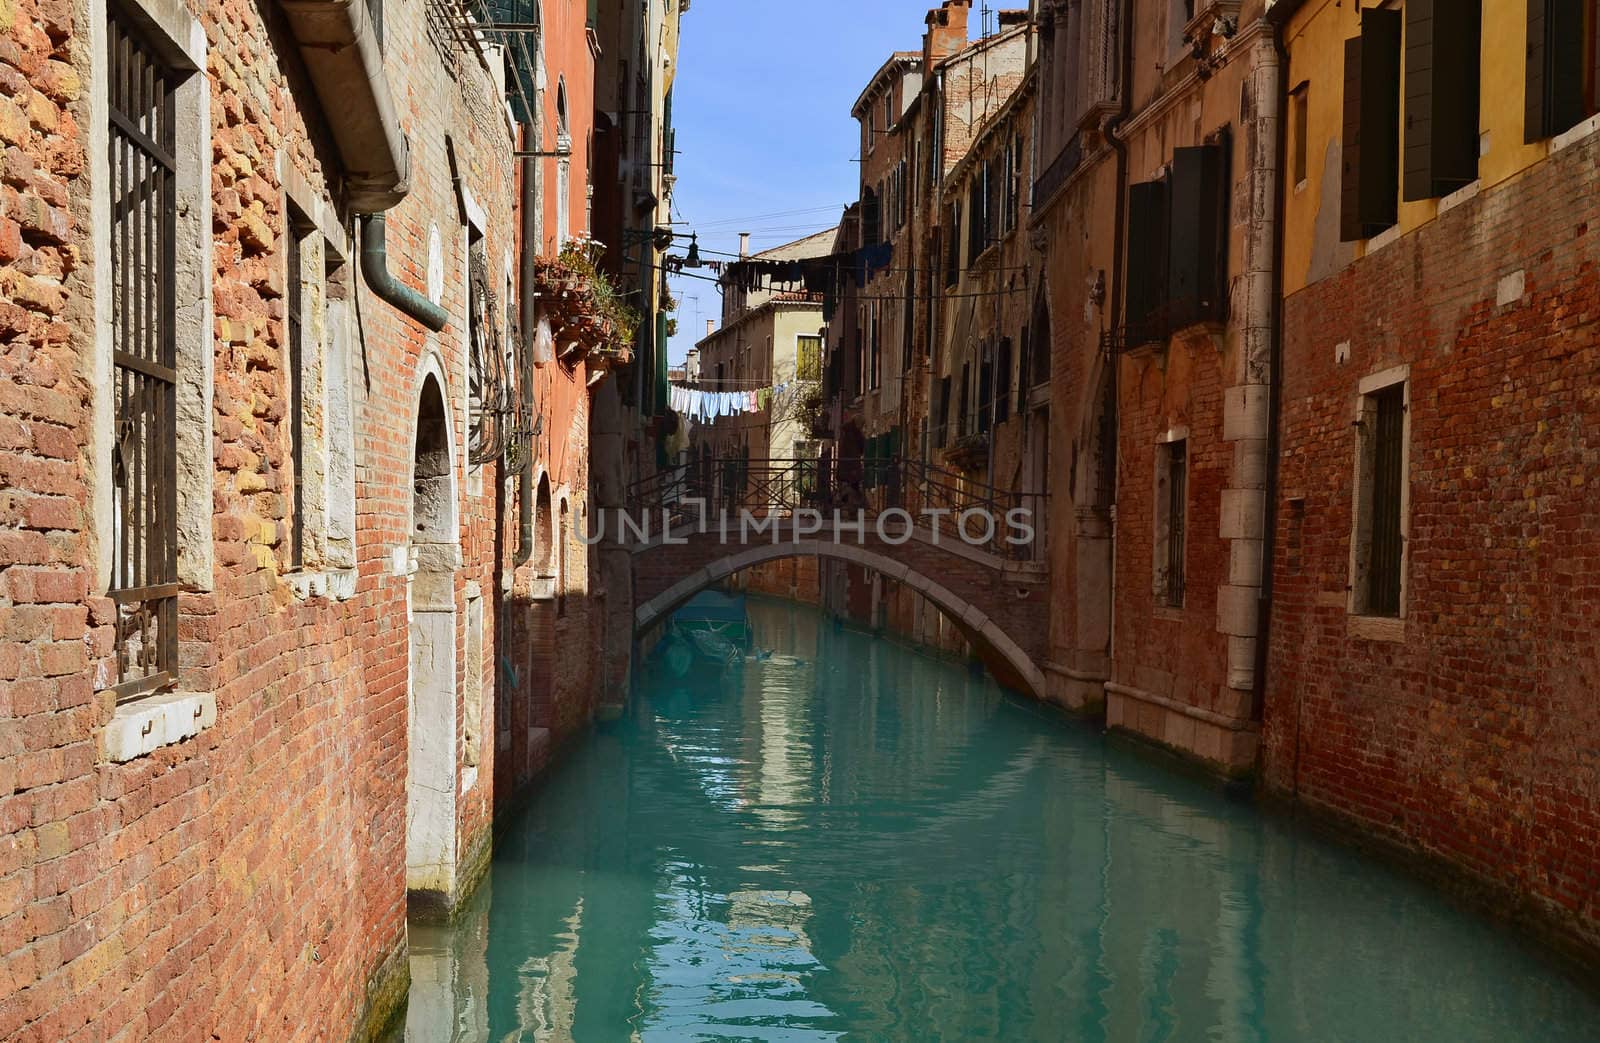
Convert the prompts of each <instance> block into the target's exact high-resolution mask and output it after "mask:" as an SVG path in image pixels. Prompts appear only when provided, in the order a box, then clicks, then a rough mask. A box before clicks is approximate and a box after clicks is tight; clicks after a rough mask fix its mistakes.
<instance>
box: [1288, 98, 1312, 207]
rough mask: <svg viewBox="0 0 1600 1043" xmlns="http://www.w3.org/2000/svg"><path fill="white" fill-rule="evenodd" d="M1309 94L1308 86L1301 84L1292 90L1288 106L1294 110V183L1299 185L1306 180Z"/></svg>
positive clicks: (1308, 144) (1308, 145)
mask: <svg viewBox="0 0 1600 1043" xmlns="http://www.w3.org/2000/svg"><path fill="white" fill-rule="evenodd" d="M1310 93H1311V86H1310V84H1306V83H1302V84H1301V85H1300V86H1298V87H1296V88H1295V89H1294V94H1293V97H1292V98H1291V101H1290V104H1291V105H1292V106H1293V108H1294V112H1293V120H1294V131H1293V133H1294V171H1293V174H1294V183H1295V184H1297V185H1298V184H1300V183H1301V182H1302V181H1304V180H1305V179H1306V165H1307V164H1306V160H1307V155H1308V152H1309V147H1310V143H1309V142H1307V141H1306V131H1307V126H1306V124H1307V122H1308V119H1307V109H1308V108H1309V98H1308V95H1310Z"/></svg>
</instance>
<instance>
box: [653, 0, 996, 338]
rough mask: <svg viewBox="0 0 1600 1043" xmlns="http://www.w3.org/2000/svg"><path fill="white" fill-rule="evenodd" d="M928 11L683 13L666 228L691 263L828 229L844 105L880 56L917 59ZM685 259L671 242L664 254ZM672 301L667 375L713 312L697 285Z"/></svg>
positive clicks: (842, 195)
mask: <svg viewBox="0 0 1600 1043" xmlns="http://www.w3.org/2000/svg"><path fill="white" fill-rule="evenodd" d="M937 6H938V0H810V2H809V3H805V4H787V3H778V2H776V0H694V3H693V6H691V7H690V9H689V13H688V14H686V15H684V17H683V36H682V41H681V43H680V45H679V56H678V76H677V79H676V80H675V81H674V83H673V98H672V119H673V124H674V125H675V126H676V127H677V131H678V157H677V168H676V173H677V175H678V184H677V188H676V190H675V192H674V201H673V210H674V212H673V218H674V220H678V221H688V222H689V224H688V225H679V226H678V228H679V230H683V229H684V228H688V229H693V230H696V231H698V232H699V233H700V249H701V250H702V252H704V251H708V250H722V251H726V252H728V253H730V254H731V253H735V252H737V251H738V249H739V233H740V232H745V231H747V232H750V233H751V248H752V249H753V250H765V249H769V248H771V247H774V246H778V245H780V244H782V243H786V242H789V241H791V240H794V239H799V238H800V237H802V236H804V235H806V234H808V233H810V232H815V231H819V230H821V229H823V228H827V227H829V226H831V225H833V224H834V223H835V222H837V220H838V217H839V212H840V211H841V210H842V209H843V207H844V204H845V203H846V202H847V201H848V200H851V199H854V198H855V195H856V184H857V173H856V163H855V161H856V159H857V158H858V154H859V152H860V147H859V144H860V142H859V131H858V129H857V126H856V122H855V120H853V119H851V118H850V106H851V105H853V104H854V103H855V100H856V97H857V96H858V95H859V94H860V93H861V91H862V89H863V88H864V87H865V86H866V85H867V81H868V79H869V78H870V77H871V76H872V74H873V73H874V72H876V71H877V69H878V67H879V66H880V65H882V64H883V63H884V61H885V60H887V58H888V57H889V54H890V53H891V52H893V51H909V50H917V49H920V48H921V46H922V30H923V18H924V17H926V15H927V13H928V10H929V9H930V8H932V7H937ZM992 6H996V7H998V6H1000V5H999V4H993V5H992ZM1011 6H1020V3H1019V4H1014V5H1011ZM973 18H974V22H976V20H977V16H976V14H974V16H973ZM687 249H688V244H687V242H683V243H679V244H677V245H676V246H675V247H674V252H677V253H681V252H683V251H685V250H687ZM704 255H705V257H706V258H707V259H708V260H709V259H713V258H715V257H717V255H716V254H711V253H705V254H704ZM672 293H673V296H675V297H677V298H678V300H679V302H680V306H679V308H678V316H677V317H678V335H677V336H676V337H674V338H673V340H672V343H671V347H670V352H669V357H670V359H671V361H672V362H673V363H674V364H676V363H678V362H681V361H682V360H683V356H684V353H685V352H686V351H688V350H689V349H690V348H691V347H693V346H694V342H695V341H696V340H698V339H699V338H700V337H702V336H704V334H705V328H706V321H705V320H706V319H718V318H720V317H721V315H722V299H721V297H719V296H718V294H717V288H716V285H715V284H714V283H710V282H702V281H700V280H698V279H688V278H681V279H676V280H674V281H673V283H672Z"/></svg>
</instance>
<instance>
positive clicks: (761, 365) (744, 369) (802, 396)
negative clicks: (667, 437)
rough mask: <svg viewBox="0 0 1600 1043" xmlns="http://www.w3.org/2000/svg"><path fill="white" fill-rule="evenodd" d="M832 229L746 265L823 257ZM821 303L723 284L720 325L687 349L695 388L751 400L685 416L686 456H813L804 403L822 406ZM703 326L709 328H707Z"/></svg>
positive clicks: (814, 297)
mask: <svg viewBox="0 0 1600 1043" xmlns="http://www.w3.org/2000/svg"><path fill="white" fill-rule="evenodd" d="M837 239H838V229H836V228H830V229H828V230H826V231H823V232H818V233H816V234H814V235H809V236H806V237H805V238H804V239H798V240H796V241H795V242H792V243H787V244H785V245H783V246H778V247H774V248H773V249H771V250H765V251H762V252H761V253H758V254H754V255H752V257H751V258H750V260H753V261H784V260H791V259H800V258H811V257H817V256H824V255H827V254H830V253H832V252H833V250H834V245H835V243H836V241H837ZM822 313H823V301H822V297H821V295H819V294H813V293H807V292H805V291H781V292H774V291H772V290H768V289H753V288H747V287H743V286H739V285H737V284H735V283H733V282H730V281H729V280H727V279H724V280H723V285H722V325H721V327H720V328H718V329H715V330H711V331H709V332H708V333H707V334H706V336H705V337H704V338H703V339H702V340H701V341H700V342H699V343H698V344H696V345H695V347H694V355H695V366H696V374H697V379H696V380H695V381H694V383H695V386H696V387H697V388H698V389H699V390H700V391H702V392H704V393H707V394H715V393H718V392H729V393H733V392H737V393H740V394H747V395H754V396H756V397H757V400H758V404H759V408H758V409H757V410H756V411H754V412H749V413H739V414H735V415H731V416H722V417H717V418H716V419H714V420H711V421H709V422H700V421H697V420H695V419H694V418H692V417H691V418H690V423H691V428H692V434H691V438H690V446H691V452H692V454H693V455H695V456H698V457H700V458H706V457H730V456H739V457H744V458H748V459H757V460H766V459H794V458H795V457H797V456H805V457H810V456H813V455H814V451H813V448H812V445H813V439H814V435H813V433H812V424H811V421H810V418H809V414H808V413H807V409H808V407H809V403H810V402H811V400H812V399H813V396H815V401H816V402H818V403H820V401H821V377H822V346H823V342H824V340H825V338H826V335H827V334H826V329H825V324H824V322H823V314H822ZM707 325H708V326H709V325H710V324H709V323H708V324H707Z"/></svg>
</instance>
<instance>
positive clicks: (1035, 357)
mask: <svg viewBox="0 0 1600 1043" xmlns="http://www.w3.org/2000/svg"><path fill="white" fill-rule="evenodd" d="M1051 341H1052V338H1051V335H1050V301H1049V299H1048V298H1047V297H1046V296H1045V292H1044V287H1042V286H1041V287H1040V288H1039V293H1038V296H1036V297H1035V298H1034V301H1033V319H1032V321H1030V322H1029V323H1028V371H1029V372H1028V380H1027V384H1028V386H1029V387H1030V388H1034V387H1038V386H1039V385H1040V384H1048V383H1049V382H1050V348H1051Z"/></svg>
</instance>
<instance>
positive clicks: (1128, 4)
mask: <svg viewBox="0 0 1600 1043" xmlns="http://www.w3.org/2000/svg"><path fill="white" fill-rule="evenodd" d="M1133 7H1134V0H1122V69H1121V71H1120V72H1119V73H1118V81H1117V93H1118V94H1119V95H1120V97H1119V98H1118V99H1117V114H1116V115H1115V116H1113V117H1112V118H1111V121H1110V122H1109V123H1107V124H1106V129H1105V135H1106V141H1107V143H1109V144H1110V145H1111V149H1112V151H1113V152H1115V153H1116V154H1117V206H1116V216H1115V218H1114V219H1113V223H1114V224H1115V226H1116V230H1115V233H1114V237H1113V242H1112V247H1111V249H1112V253H1111V323H1112V328H1113V329H1115V327H1116V323H1117V322H1118V320H1119V319H1120V318H1121V317H1122V297H1123V293H1124V286H1123V272H1122V269H1123V261H1124V258H1125V255H1126V252H1127V248H1126V246H1125V243H1126V240H1127V235H1126V231H1127V222H1128V193H1127V181H1128V143H1127V142H1125V141H1123V140H1122V137H1121V135H1120V131H1121V130H1122V124H1123V123H1124V122H1125V121H1126V120H1127V118H1128V113H1129V112H1130V111H1131V109H1132V108H1133ZM1111 348H1112V345H1111V344H1107V345H1106V354H1107V356H1108V357H1107V360H1106V363H1107V367H1108V368H1109V369H1110V371H1111V373H1110V379H1111V409H1112V419H1113V421H1114V422H1113V423H1112V424H1111V425H1110V426H1111V437H1112V438H1114V439H1116V445H1114V446H1113V447H1112V451H1113V452H1114V453H1115V454H1116V465H1115V466H1114V467H1113V468H1112V469H1111V519H1110V520H1111V569H1110V575H1111V613H1110V618H1109V619H1108V620H1107V625H1106V632H1107V637H1106V641H1107V645H1108V647H1107V648H1106V668H1107V672H1108V673H1109V671H1110V667H1111V663H1112V662H1113V661H1114V660H1115V658H1116V652H1117V528H1118V526H1117V500H1118V498H1119V497H1118V494H1119V492H1120V490H1118V488H1117V485H1118V483H1119V481H1120V479H1121V475H1122V432H1121V426H1122V422H1121V418H1120V417H1119V416H1118V415H1117V413H1118V412H1119V411H1120V408H1121V404H1122V388H1121V382H1120V379H1119V376H1120V374H1119V372H1118V370H1119V369H1120V368H1121V367H1120V363H1119V360H1118V358H1117V355H1116V353H1115V352H1114V351H1112V350H1111ZM1107 680H1108V681H1109V680H1110V679H1109V678H1107Z"/></svg>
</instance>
